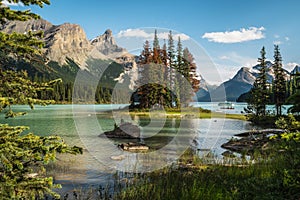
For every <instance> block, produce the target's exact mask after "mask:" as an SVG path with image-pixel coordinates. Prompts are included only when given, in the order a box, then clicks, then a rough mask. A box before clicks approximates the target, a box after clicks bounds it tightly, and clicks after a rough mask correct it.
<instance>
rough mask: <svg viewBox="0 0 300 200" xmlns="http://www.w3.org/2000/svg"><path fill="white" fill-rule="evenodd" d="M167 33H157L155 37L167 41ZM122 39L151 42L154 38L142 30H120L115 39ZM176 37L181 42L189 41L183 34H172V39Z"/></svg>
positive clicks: (152, 34)
mask: <svg viewBox="0 0 300 200" xmlns="http://www.w3.org/2000/svg"><path fill="white" fill-rule="evenodd" d="M168 35H169V32H159V33H157V37H158V38H159V39H168ZM122 37H123V38H124V37H136V38H144V39H147V40H152V39H153V38H154V33H147V32H146V31H145V30H143V29H127V30H122V31H120V32H119V33H118V34H117V38H122ZM178 37H180V39H181V40H182V41H184V40H189V39H190V37H189V36H187V35H186V34H183V33H177V34H173V39H174V40H178Z"/></svg>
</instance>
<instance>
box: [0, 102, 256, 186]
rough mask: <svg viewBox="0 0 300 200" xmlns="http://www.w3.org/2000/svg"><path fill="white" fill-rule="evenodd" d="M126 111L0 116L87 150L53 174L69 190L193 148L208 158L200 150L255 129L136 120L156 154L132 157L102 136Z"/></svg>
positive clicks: (54, 109)
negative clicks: (65, 169) (121, 158)
mask: <svg viewBox="0 0 300 200" xmlns="http://www.w3.org/2000/svg"><path fill="white" fill-rule="evenodd" d="M74 107H75V109H74ZM122 107H124V105H113V106H111V105H50V106H47V107H42V106H37V107H36V108H35V110H30V109H29V108H28V107H27V106H16V107H15V110H16V111H26V112H28V115H26V116H23V117H17V118H14V119H4V116H3V114H1V116H0V123H7V124H9V125H26V126H30V130H29V131H31V132H33V133H35V134H37V135H42V136H46V135H53V134H55V135H59V136H62V137H63V138H64V140H65V141H66V142H67V143H68V144H70V145H77V146H82V147H84V148H85V153H84V154H83V155H79V156H76V157H73V156H63V157H61V158H60V159H61V160H67V161H70V162H69V166H68V167H69V168H70V170H69V171H68V172H67V173H66V172H65V171H63V172H61V173H55V180H56V182H60V183H66V184H67V185H69V187H70V188H71V187H73V185H76V184H96V183H97V184H100V183H101V182H105V181H106V180H108V179H109V177H111V176H112V174H114V172H115V170H116V169H118V170H124V171H138V172H141V171H151V170H153V169H156V168H160V167H162V166H165V165H167V164H170V163H172V162H174V160H176V159H177V158H178V156H180V154H181V153H183V151H184V149H185V148H186V147H187V146H189V145H192V146H194V147H195V148H197V149H199V150H200V151H199V155H200V156H201V155H203V154H204V153H203V152H204V151H203V152H202V151H201V150H206V149H209V150H211V151H212V152H214V153H215V154H217V155H221V153H222V152H223V151H224V150H223V149H221V148H220V146H221V144H223V143H225V142H226V141H227V140H228V139H230V138H231V137H232V136H233V135H234V134H236V133H240V132H242V131H245V130H249V129H252V127H251V126H250V125H249V123H248V122H245V121H239V120H230V119H181V118H166V119H164V120H162V119H157V118H155V119H152V120H150V119H149V118H147V117H138V116H135V117H133V118H132V119H131V120H132V122H133V123H135V124H138V125H139V126H140V127H141V135H142V136H143V139H142V140H141V142H143V143H146V144H147V145H148V146H150V148H151V149H152V150H153V151H152V152H151V153H147V154H142V153H128V152H123V151H121V150H120V149H119V148H118V147H117V145H116V144H118V143H120V142H121V141H120V140H112V139H108V138H105V137H104V139H103V137H99V135H100V134H101V133H103V132H104V131H108V130H112V129H113V128H114V124H115V123H120V121H117V120H115V119H114V117H113V113H112V112H111V110H112V109H118V108H122ZM118 120H119V119H118ZM101 138H102V139H101ZM123 142H124V141H123ZM125 142H126V141H125ZM119 155H124V156H125V158H124V159H123V160H121V161H116V160H112V159H111V156H119ZM67 187H68V186H67Z"/></svg>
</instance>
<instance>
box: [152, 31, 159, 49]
mask: <svg viewBox="0 0 300 200" xmlns="http://www.w3.org/2000/svg"><path fill="white" fill-rule="evenodd" d="M153 49H157V50H158V49H160V47H159V40H158V37H157V30H156V29H155V31H154V40H153Z"/></svg>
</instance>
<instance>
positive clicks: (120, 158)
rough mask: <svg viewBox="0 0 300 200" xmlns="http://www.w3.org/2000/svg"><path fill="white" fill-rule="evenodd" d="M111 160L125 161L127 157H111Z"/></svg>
mask: <svg viewBox="0 0 300 200" xmlns="http://www.w3.org/2000/svg"><path fill="white" fill-rule="evenodd" d="M110 158H111V159H112V160H124V159H125V155H118V156H111V157H110Z"/></svg>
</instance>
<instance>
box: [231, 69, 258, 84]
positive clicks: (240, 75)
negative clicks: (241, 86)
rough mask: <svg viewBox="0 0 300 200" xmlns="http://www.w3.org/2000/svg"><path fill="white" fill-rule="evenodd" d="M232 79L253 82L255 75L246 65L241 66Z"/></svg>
mask: <svg viewBox="0 0 300 200" xmlns="http://www.w3.org/2000/svg"><path fill="white" fill-rule="evenodd" d="M232 80H235V81H239V82H244V83H248V84H253V83H254V81H255V76H253V74H252V73H251V72H250V69H249V68H247V67H242V68H241V69H240V70H239V71H238V72H237V74H236V75H235V76H234V77H233V78H232Z"/></svg>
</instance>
